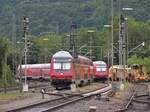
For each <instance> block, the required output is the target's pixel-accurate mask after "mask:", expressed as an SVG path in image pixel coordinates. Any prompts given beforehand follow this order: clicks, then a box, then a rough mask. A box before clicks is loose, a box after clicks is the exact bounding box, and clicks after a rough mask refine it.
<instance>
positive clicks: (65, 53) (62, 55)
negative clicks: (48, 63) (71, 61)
mask: <svg viewBox="0 0 150 112" xmlns="http://www.w3.org/2000/svg"><path fill="white" fill-rule="evenodd" d="M53 58H73V57H72V56H71V54H70V53H69V52H68V51H58V52H56V53H55V54H54V55H53Z"/></svg>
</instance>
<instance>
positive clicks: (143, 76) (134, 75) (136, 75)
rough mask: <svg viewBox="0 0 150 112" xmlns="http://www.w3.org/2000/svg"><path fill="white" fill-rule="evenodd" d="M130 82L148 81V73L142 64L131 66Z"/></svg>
mask: <svg viewBox="0 0 150 112" xmlns="http://www.w3.org/2000/svg"><path fill="white" fill-rule="evenodd" d="M130 79H131V81H134V82H138V81H148V73H147V70H146V67H145V66H144V65H143V64H133V65H132V66H131V75H130Z"/></svg>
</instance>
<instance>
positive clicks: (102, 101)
mask: <svg viewBox="0 0 150 112" xmlns="http://www.w3.org/2000/svg"><path fill="white" fill-rule="evenodd" d="M113 85H114V86H115V87H113V89H114V91H116V94H115V95H114V97H102V98H99V97H97V96H94V97H91V98H88V99H86V100H84V101H80V102H77V103H75V104H72V105H69V106H67V107H63V108H62V109H59V110H56V112H89V109H90V107H91V106H94V107H96V112H114V111H116V110H118V109H119V108H121V107H122V105H123V104H124V102H125V101H126V99H127V97H128V96H129V94H130V92H131V91H132V89H130V88H131V87H132V84H128V83H127V84H125V89H124V90H120V89H119V87H120V86H119V85H120V83H114V84H113Z"/></svg>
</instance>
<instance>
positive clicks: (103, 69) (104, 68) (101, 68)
mask: <svg viewBox="0 0 150 112" xmlns="http://www.w3.org/2000/svg"><path fill="white" fill-rule="evenodd" d="M96 71H97V72H104V71H106V66H103V65H102V66H97V67H96Z"/></svg>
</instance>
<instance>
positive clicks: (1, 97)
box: [0, 92, 28, 100]
mask: <svg viewBox="0 0 150 112" xmlns="http://www.w3.org/2000/svg"><path fill="white" fill-rule="evenodd" d="M26 96H28V94H25V93H19V92H9V93H6V94H5V93H0V100H15V99H18V98H21V97H26Z"/></svg>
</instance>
